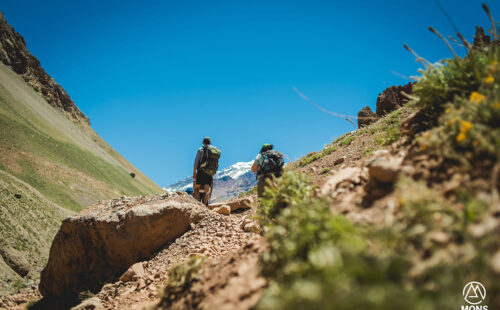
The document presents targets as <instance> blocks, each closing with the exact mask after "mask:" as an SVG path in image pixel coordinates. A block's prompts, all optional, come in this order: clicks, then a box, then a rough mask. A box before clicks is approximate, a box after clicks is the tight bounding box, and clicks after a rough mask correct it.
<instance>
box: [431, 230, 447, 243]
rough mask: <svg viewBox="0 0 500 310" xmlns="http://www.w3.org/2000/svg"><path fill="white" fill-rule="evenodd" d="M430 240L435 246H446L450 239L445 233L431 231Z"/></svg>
mask: <svg viewBox="0 0 500 310" xmlns="http://www.w3.org/2000/svg"><path fill="white" fill-rule="evenodd" d="M430 239H431V240H432V241H434V242H435V243H437V244H446V243H448V241H449V240H450V237H449V236H448V234H446V233H445V232H442V231H433V232H431V236H430Z"/></svg>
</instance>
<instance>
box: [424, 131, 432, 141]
mask: <svg viewBox="0 0 500 310" xmlns="http://www.w3.org/2000/svg"><path fill="white" fill-rule="evenodd" d="M430 137H431V133H430V132H429V131H427V132H426V133H424V138H426V139H429V138H430Z"/></svg>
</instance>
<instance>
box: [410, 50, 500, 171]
mask: <svg viewBox="0 0 500 310" xmlns="http://www.w3.org/2000/svg"><path fill="white" fill-rule="evenodd" d="M499 59H500V49H499V48H498V47H497V48H489V49H479V50H471V51H470V53H469V55H468V56H467V57H464V58H459V57H456V58H454V59H449V60H446V61H445V64H446V65H445V66H441V67H436V68H429V69H427V70H426V71H425V72H424V73H423V76H422V79H421V80H420V81H419V82H418V83H417V85H416V86H415V93H416V94H417V95H418V96H419V98H420V99H419V101H418V105H419V106H420V107H422V108H423V109H424V111H426V113H427V115H428V119H429V120H430V127H432V128H431V129H430V130H429V131H427V132H425V133H423V134H422V136H421V137H420V140H419V141H420V143H421V148H422V149H423V150H429V151H432V152H437V153H439V154H440V155H442V156H445V157H448V158H452V159H454V160H457V161H459V162H461V163H462V164H464V165H465V166H466V167H469V168H471V167H472V163H477V162H480V161H484V160H490V161H493V162H497V161H498V160H499V159H500V70H499V69H500V68H499V66H498V61H499Z"/></svg>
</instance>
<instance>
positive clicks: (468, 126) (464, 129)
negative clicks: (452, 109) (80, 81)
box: [460, 121, 472, 134]
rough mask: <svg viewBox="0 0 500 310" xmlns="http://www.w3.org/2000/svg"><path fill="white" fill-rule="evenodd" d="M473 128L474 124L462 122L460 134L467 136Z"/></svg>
mask: <svg viewBox="0 0 500 310" xmlns="http://www.w3.org/2000/svg"><path fill="white" fill-rule="evenodd" d="M471 128H472V123H471V122H468V121H461V122H460V132H461V133H464V134H467V133H468V132H469V130H470V129H471Z"/></svg>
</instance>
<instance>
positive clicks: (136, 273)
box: [120, 263, 146, 282]
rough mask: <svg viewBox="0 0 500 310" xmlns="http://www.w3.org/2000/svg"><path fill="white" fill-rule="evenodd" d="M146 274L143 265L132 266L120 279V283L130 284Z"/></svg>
mask: <svg viewBox="0 0 500 310" xmlns="http://www.w3.org/2000/svg"><path fill="white" fill-rule="evenodd" d="M145 274H146V272H145V271H144V265H143V264H142V263H135V264H133V265H132V266H130V268H129V269H127V271H125V273H124V274H123V275H122V276H121V277H120V281H122V282H130V281H132V280H136V279H139V278H142V277H143V276H144V275H145Z"/></svg>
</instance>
